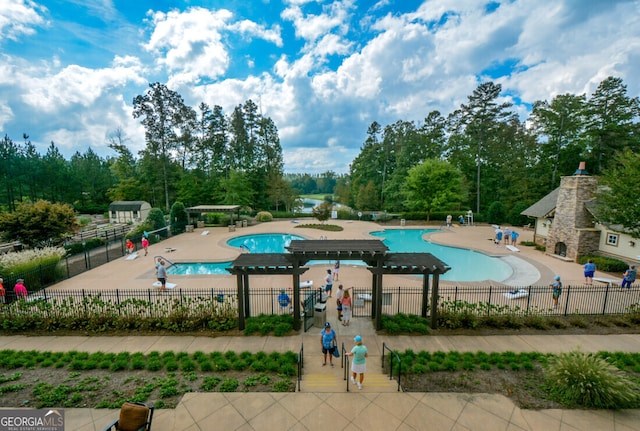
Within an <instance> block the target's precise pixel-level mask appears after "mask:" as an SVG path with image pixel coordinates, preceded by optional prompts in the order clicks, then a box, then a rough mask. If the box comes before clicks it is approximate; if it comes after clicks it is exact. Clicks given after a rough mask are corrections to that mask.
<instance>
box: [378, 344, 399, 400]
mask: <svg viewBox="0 0 640 431" xmlns="http://www.w3.org/2000/svg"><path fill="white" fill-rule="evenodd" d="M385 350H388V351H389V353H390V355H389V380H391V379H393V360H394V359H395V360H396V361H398V392H400V376H401V375H402V374H401V371H402V361H401V360H400V356H399V355H398V354H397V353H396V352H394V351H393V350H391V349H390V348H389V347H388V346H387V343H385V342H384V341H383V342H382V369H383V370H384V351H385ZM391 354H393V356H391Z"/></svg>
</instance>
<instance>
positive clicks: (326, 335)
mask: <svg viewBox="0 0 640 431" xmlns="http://www.w3.org/2000/svg"><path fill="white" fill-rule="evenodd" d="M320 346H322V354H323V355H324V361H323V362H322V366H323V367H324V366H325V365H327V353H328V354H329V363H330V364H331V367H332V368H333V351H334V349H337V348H338V347H337V346H338V339H337V338H336V331H334V330H333V329H332V328H331V323H329V322H326V323H325V324H324V329H323V330H322V332H321V333H320Z"/></svg>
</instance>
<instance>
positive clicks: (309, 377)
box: [300, 356, 398, 393]
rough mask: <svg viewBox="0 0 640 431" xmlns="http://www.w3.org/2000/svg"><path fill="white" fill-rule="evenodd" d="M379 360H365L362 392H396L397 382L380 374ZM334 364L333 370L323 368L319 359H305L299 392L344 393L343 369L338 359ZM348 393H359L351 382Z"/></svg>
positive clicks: (376, 358) (379, 357)
mask: <svg viewBox="0 0 640 431" xmlns="http://www.w3.org/2000/svg"><path fill="white" fill-rule="evenodd" d="M381 359H382V357H381V356H373V357H372V356H370V357H369V358H367V372H366V373H365V375H364V383H363V385H362V392H371V393H383V392H384V393H391V392H398V382H397V380H396V379H395V378H394V379H391V380H390V379H389V375H388V374H383V373H382V368H381ZM334 364H335V367H334V368H331V366H330V365H329V364H327V365H326V366H324V367H323V366H322V358H321V357H318V356H315V357H311V358H308V357H305V361H304V368H303V373H302V381H301V384H300V391H301V392H316V393H322V392H324V393H334V392H346V391H347V380H345V379H344V368H341V367H340V359H336V358H334ZM350 376H351V372H349V374H348V375H347V378H349V377H350ZM349 391H358V392H360V391H359V390H358V386H356V385H354V384H352V383H351V382H349Z"/></svg>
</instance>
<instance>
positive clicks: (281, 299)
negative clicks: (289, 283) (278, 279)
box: [278, 289, 291, 310]
mask: <svg viewBox="0 0 640 431" xmlns="http://www.w3.org/2000/svg"><path fill="white" fill-rule="evenodd" d="M278 304H279V305H280V307H281V308H283V309H287V310H288V309H289V308H290V305H291V298H289V295H287V292H286V291H285V290H284V289H280V295H278Z"/></svg>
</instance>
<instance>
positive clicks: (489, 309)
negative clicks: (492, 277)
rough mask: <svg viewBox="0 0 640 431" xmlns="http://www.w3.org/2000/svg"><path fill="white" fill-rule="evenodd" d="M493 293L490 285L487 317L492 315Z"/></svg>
mask: <svg viewBox="0 0 640 431" xmlns="http://www.w3.org/2000/svg"><path fill="white" fill-rule="evenodd" d="M492 292H493V286H491V285H489V303H488V304H487V316H488V315H489V314H491V293H492Z"/></svg>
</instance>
